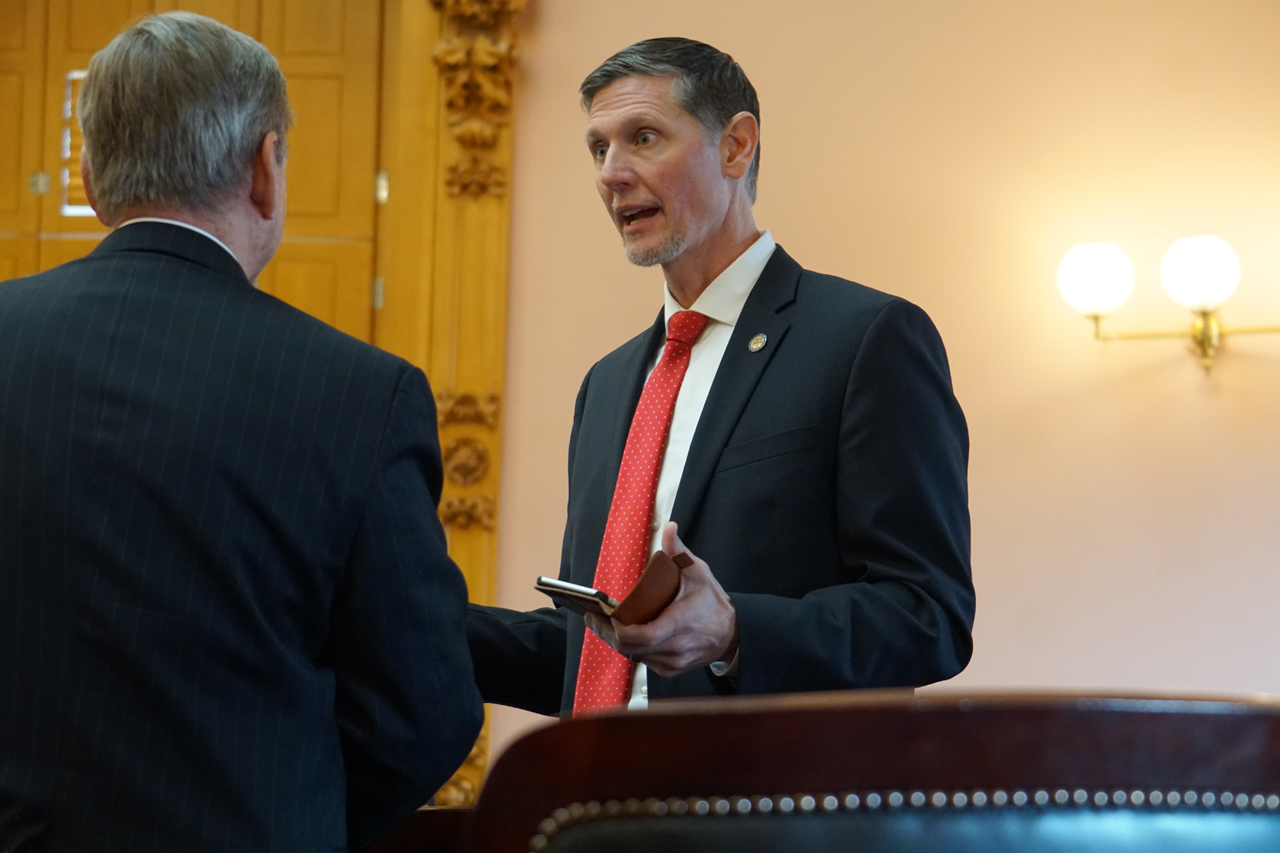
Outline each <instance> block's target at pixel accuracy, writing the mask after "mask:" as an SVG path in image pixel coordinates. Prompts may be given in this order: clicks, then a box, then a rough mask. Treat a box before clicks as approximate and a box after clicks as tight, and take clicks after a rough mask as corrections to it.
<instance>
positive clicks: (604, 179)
mask: <svg viewBox="0 0 1280 853" xmlns="http://www.w3.org/2000/svg"><path fill="white" fill-rule="evenodd" d="M597 177H598V178H599V180H600V184H601V185H602V186H605V187H608V188H609V189H611V190H614V191H617V190H619V189H622V188H625V187H627V186H630V185H631V184H632V183H633V182H634V180H635V172H634V171H633V170H632V168H631V162H630V159H629V158H628V157H627V154H626V149H625V148H623V147H622V146H618V145H611V146H609V150H608V151H606V152H605V155H604V160H603V161H601V163H600V171H599V173H598V174H597Z"/></svg>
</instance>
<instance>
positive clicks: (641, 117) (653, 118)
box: [582, 112, 664, 145]
mask: <svg viewBox="0 0 1280 853" xmlns="http://www.w3.org/2000/svg"><path fill="white" fill-rule="evenodd" d="M662 123H664V119H663V118H662V117H661V116H659V115H658V114H657V113H650V112H644V113H637V114H635V115H632V116H628V117H627V124H625V125H624V127H627V128H636V127H642V126H644V125H655V126H656V125H658V124H662ZM582 136H583V141H585V142H586V143H587V144H588V145H589V144H591V141H592V140H593V139H598V138H602V134H599V133H594V132H593V128H592V126H591V125H587V130H586V132H585V133H584V134H583V135H582Z"/></svg>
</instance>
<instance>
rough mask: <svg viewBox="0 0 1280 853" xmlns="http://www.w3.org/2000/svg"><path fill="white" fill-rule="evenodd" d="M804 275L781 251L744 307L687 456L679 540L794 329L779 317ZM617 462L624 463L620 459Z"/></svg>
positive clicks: (674, 514) (675, 517)
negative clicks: (754, 346) (756, 344)
mask: <svg viewBox="0 0 1280 853" xmlns="http://www.w3.org/2000/svg"><path fill="white" fill-rule="evenodd" d="M801 272H803V270H802V269H801V267H800V265H799V264H798V263H796V262H795V261H794V260H792V259H791V256H790V255H788V254H787V253H786V252H784V251H783V250H782V247H781V246H779V247H778V248H777V249H776V250H775V251H774V253H773V256H772V257H771V258H770V259H769V263H768V264H767V265H765V268H764V271H763V272H762V273H760V279H759V280H758V281H757V282H756V284H755V287H753V288H752V289H751V295H750V296H748V297H747V302H746V304H745V305H743V307H742V314H741V315H740V316H739V317H738V323H737V325H736V326H734V329H733V335H732V336H731V337H730V338H729V346H728V347H727V348H726V349H725V352H724V358H722V359H721V360H720V367H719V369H718V370H717V371H716V378H715V380H714V381H713V382H712V384H711V391H710V393H708V395H707V402H706V405H704V406H703V407H702V416H701V417H700V418H699V419H698V428H697V430H695V431H694V434H693V442H692V444H690V446H689V457H688V460H687V461H686V462H685V466H684V473H683V474H682V475H681V477H680V488H679V489H678V490H677V492H676V500H675V505H674V506H673V507H672V510H671V520H672V521H675V522H676V523H677V524H679V525H680V532H681V536H682V537H683V538H684V539H685V540H686V541H688V531H689V530H690V525H692V524H693V523H694V522H695V521H696V514H697V509H698V507H699V506H700V505H701V503H702V496H703V494H704V493H705V492H706V490H707V485H708V484H709V483H710V482H711V475H712V474H713V473H715V470H716V465H717V464H718V463H719V461H720V454H721V452H722V451H723V450H724V447H725V445H726V444H727V443H728V441H729V437H730V436H731V435H732V434H733V430H734V428H735V427H736V426H737V425H738V420H739V419H740V418H741V417H742V412H743V410H744V409H745V408H746V406H747V401H748V400H750V399H751V394H752V393H753V392H754V391H755V388H756V385H757V383H759V381H760V377H761V376H763V375H764V371H765V368H767V367H768V366H769V362H770V361H772V360H773V354H774V353H776V352H777V351H778V347H780V346H781V345H782V339H783V338H784V337H785V336H786V334H787V330H788V329H789V328H790V327H791V321H790V320H788V319H786V318H784V317H783V316H782V315H781V313H780V312H781V311H782V309H783V308H785V307H786V306H788V305H790V304H791V303H792V302H793V301H795V295H796V285H797V283H798V282H799V280H800V273H801ZM758 334H763V335H764V336H765V337H766V339H767V340H766V343H765V346H764V347H763V348H762V349H760V350H759V351H758V352H751V349H750V346H749V344H750V342H751V339H752V338H754V337H755V336H756V335H758ZM618 458H619V459H621V458H622V457H621V454H619V457H618Z"/></svg>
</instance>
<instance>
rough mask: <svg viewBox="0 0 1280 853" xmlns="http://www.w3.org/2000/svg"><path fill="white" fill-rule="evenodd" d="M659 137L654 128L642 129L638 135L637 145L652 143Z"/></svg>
mask: <svg viewBox="0 0 1280 853" xmlns="http://www.w3.org/2000/svg"><path fill="white" fill-rule="evenodd" d="M657 139H658V134H656V133H654V132H653V131H652V130H642V131H640V133H639V134H638V135H637V136H636V144H637V145H652V144H653V143H654V142H655V141H657Z"/></svg>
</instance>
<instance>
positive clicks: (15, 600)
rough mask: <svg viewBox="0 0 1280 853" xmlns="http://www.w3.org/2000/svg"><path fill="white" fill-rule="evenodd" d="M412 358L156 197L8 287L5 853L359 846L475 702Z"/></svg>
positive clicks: (413, 797) (425, 791)
mask: <svg viewBox="0 0 1280 853" xmlns="http://www.w3.org/2000/svg"><path fill="white" fill-rule="evenodd" d="M440 486H441V469H440V454H439V446H438V440H437V438H436V433H435V410H434V403H433V401H432V397H431V393H430V389H429V388H428V386H427V382H426V378H425V377H424V376H423V375H422V373H421V371H419V370H417V369H416V368H413V367H412V366H410V365H409V364H407V363H405V362H403V361H401V360H400V359H398V358H396V357H394V356H391V355H390V354H388V353H385V352H382V351H379V350H376V349H374V348H373V347H370V346H368V345H366V344H363V343H361V342H359V341H356V340H354V339H352V338H349V337H347V336H345V335H343V334H341V333H339V332H337V331H335V330H334V329H332V328H330V327H329V326H326V325H324V324H323V323H320V322H319V321H317V320H314V319H312V318H310V317H308V316H306V315H304V314H302V313H301V312H299V311H297V310H295V309H293V308H291V307H289V306H287V305H285V304H284V303H282V302H280V301H278V300H276V299H275V298H273V297H271V296H269V295H267V294H264V293H261V292H259V291H257V290H255V289H254V288H253V286H252V285H251V284H250V283H249V282H248V281H247V280H246V279H245V277H244V274H243V272H242V271H241V269H240V267H239V265H238V264H237V263H236V261H235V260H234V259H233V258H232V257H231V256H230V255H229V254H227V253H226V252H224V251H223V250H222V249H221V248H219V247H218V246H217V245H216V244H214V243H213V242H212V241H210V240H208V239H207V238H205V237H203V236H201V235H199V234H197V233H195V232H192V231H189V230H187V229H183V228H179V227H177V226H173V225H166V224H159V223H139V224H134V225H130V226H128V227H126V228H123V229H121V230H119V231H116V232H115V233H113V234H111V235H110V236H108V237H107V238H106V239H105V240H104V241H103V242H102V244H101V245H100V246H99V248H98V249H96V250H95V251H94V252H93V253H92V254H91V255H89V256H88V257H87V258H85V259H83V260H79V261H74V262H72V263H69V264H66V265H64V266H61V267H59V268H57V269H54V270H51V271H49V272H46V273H42V274H40V275H37V276H33V277H30V278H26V279H19V280H16V281H12V282H4V283H0V851H15V850H48V851H78V853H79V852H80V851H96V850H101V851H109V850H112V851H113V850H120V851H124V850H128V851H139V850H157V851H159V850H164V851H197V850H198V851H212V850H228V851H231V850H235V851H248V850H252V851H294V850H296V851H303V850H306V851H320V850H343V849H347V848H348V846H350V847H351V848H358V847H360V846H363V845H364V844H366V843H367V842H369V841H370V840H371V839H373V838H374V837H376V836H377V835H378V834H379V833H380V832H382V831H383V830H385V829H386V828H388V827H389V826H390V825H391V824H392V823H393V822H395V821H396V820H397V819H399V818H400V817H401V816H403V815H404V814H405V813H407V812H408V811H409V810H411V809H413V808H414V807H416V806H417V805H419V804H421V803H422V802H425V801H426V800H427V798H428V797H429V796H430V795H431V793H432V791H433V790H434V789H435V788H436V787H437V786H438V785H439V784H440V783H442V782H443V781H444V780H445V779H446V778H447V777H448V775H449V774H450V773H451V772H452V771H453V770H454V769H455V768H456V767H457V766H458V765H459V764H460V763H461V761H462V760H463V758H464V757H465V756H466V754H467V752H468V750H469V749H470V747H471V744H472V742H473V740H474V738H475V735H476V733H477V731H478V729H479V726H480V721H481V714H482V708H481V704H480V699H479V695H478V692H477V690H476V687H475V684H474V679H473V675H472V669H471V661H470V657H469V655H468V652H467V648H466V644H465V634H464V614H465V596H466V590H465V585H464V582H463V579H462V577H461V574H460V573H459V572H458V570H457V568H456V567H455V566H454V565H453V563H452V562H451V561H450V560H449V558H448V556H447V554H446V552H445V541H444V535H443V532H442V530H441V528H440V525H439V522H438V520H437V517H436V513H435V509H436V503H437V502H438V500H439V495H440Z"/></svg>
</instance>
